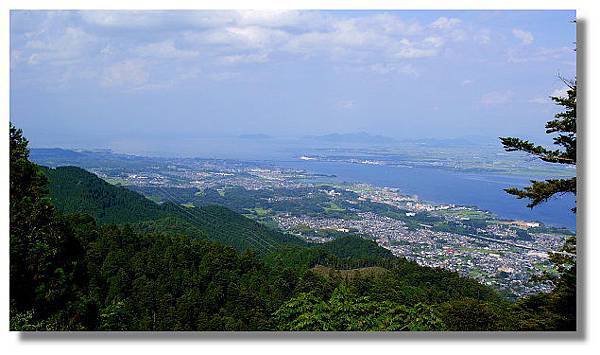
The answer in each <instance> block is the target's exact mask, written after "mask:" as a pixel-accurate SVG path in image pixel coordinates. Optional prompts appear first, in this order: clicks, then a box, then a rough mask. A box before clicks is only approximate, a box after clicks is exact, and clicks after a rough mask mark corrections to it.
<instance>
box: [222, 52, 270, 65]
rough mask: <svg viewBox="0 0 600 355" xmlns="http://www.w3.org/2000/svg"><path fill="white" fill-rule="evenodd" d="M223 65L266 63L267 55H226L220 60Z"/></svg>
mask: <svg viewBox="0 0 600 355" xmlns="http://www.w3.org/2000/svg"><path fill="white" fill-rule="evenodd" d="M221 61H222V62H223V63H224V64H239V63H266V62H268V61H269V54H268V53H257V54H236V55H227V56H224V57H222V58H221Z"/></svg>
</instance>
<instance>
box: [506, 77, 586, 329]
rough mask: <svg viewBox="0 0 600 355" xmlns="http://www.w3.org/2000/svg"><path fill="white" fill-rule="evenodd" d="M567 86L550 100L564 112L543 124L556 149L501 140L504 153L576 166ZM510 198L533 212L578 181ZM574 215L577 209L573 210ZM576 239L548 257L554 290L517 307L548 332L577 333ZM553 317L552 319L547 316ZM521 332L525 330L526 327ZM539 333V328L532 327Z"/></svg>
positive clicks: (571, 94)
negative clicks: (555, 272)
mask: <svg viewBox="0 0 600 355" xmlns="http://www.w3.org/2000/svg"><path fill="white" fill-rule="evenodd" d="M562 80H563V82H564V83H565V85H567V88H568V89H567V96H566V97H559V96H554V97H551V99H552V100H553V101H554V102H555V103H556V104H557V105H559V106H562V107H563V108H564V111H562V112H560V113H558V114H556V115H555V116H554V120H552V121H549V122H548V123H546V133H547V134H557V135H556V136H555V137H554V144H556V145H557V146H558V147H559V148H558V149H554V150H552V149H548V148H545V147H542V146H539V145H535V144H534V143H531V142H529V141H526V140H522V139H519V138H512V137H505V138H500V140H501V141H502V144H503V146H504V149H505V150H507V151H509V152H511V151H523V152H526V153H528V154H531V155H533V156H535V157H537V158H539V159H541V160H543V161H545V162H549V163H556V164H568V165H576V164H577V82H576V81H575V80H572V81H568V80H565V79H562ZM506 191H507V192H508V193H509V194H512V195H515V196H517V198H520V199H521V198H527V199H529V200H530V203H529V204H528V207H530V208H533V207H535V206H537V205H539V204H540V203H542V202H545V201H547V200H548V199H550V198H551V197H552V196H554V195H556V194H565V193H572V194H573V195H575V196H576V195H577V177H572V178H565V179H548V180H545V181H534V180H532V181H531V185H530V186H527V187H525V188H524V189H522V190H521V189H517V188H509V189H506ZM572 211H573V212H575V211H576V207H573V208H572ZM575 253H576V238H575V237H569V238H568V239H567V240H566V242H565V244H564V246H563V248H562V250H561V252H560V253H551V254H550V260H551V261H552V262H553V263H554V265H555V266H556V268H557V270H558V277H557V276H552V275H546V278H548V279H550V280H551V281H552V282H553V283H554V289H553V291H552V292H551V293H549V294H541V295H535V296H531V297H526V298H524V299H523V300H521V301H520V305H521V306H522V307H523V308H524V309H527V310H529V311H532V312H534V313H536V314H537V316H538V318H540V319H543V321H541V322H540V323H542V324H546V325H547V324H549V323H550V325H549V326H547V327H548V329H559V330H575V329H576V317H577V316H576V313H577V312H576V308H577V307H576V303H577V297H576V296H577V293H576V290H577V282H576V281H577V266H576V259H575ZM549 315H552V316H549ZM524 328H528V327H527V326H525V327H524ZM531 328H533V329H539V328H540V327H539V324H538V323H536V324H535V326H533V327H531Z"/></svg>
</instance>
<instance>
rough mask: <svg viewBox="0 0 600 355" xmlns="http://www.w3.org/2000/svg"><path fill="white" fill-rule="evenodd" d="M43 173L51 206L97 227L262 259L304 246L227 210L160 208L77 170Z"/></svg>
mask: <svg viewBox="0 0 600 355" xmlns="http://www.w3.org/2000/svg"><path fill="white" fill-rule="evenodd" d="M43 171H44V173H45V174H46V176H47V177H48V181H49V189H50V195H51V201H52V203H53V204H54V205H55V206H56V207H57V208H58V209H59V210H60V211H61V212H63V213H85V214H88V215H90V216H92V217H94V219H96V220H97V221H98V222H99V223H103V224H109V223H114V224H125V223H130V224H135V225H136V226H137V227H139V228H140V229H141V230H142V231H146V232H165V231H169V232H177V233H179V234H184V235H188V236H192V237H199V238H207V239H209V240H212V241H216V242H220V243H222V244H225V245H229V246H232V247H234V248H236V249H237V250H240V251H243V250H246V249H254V250H255V251H257V252H259V253H268V252H271V251H273V250H274V249H275V248H277V247H278V246H280V245H282V244H292V245H305V244H306V243H304V242H303V241H302V240H300V239H298V238H297V237H295V236H291V235H288V234H284V233H281V232H279V231H275V230H272V229H269V228H267V227H265V226H264V225H262V224H260V223H257V222H255V221H253V220H251V219H249V218H246V217H244V216H242V215H240V214H238V213H235V212H233V211H231V210H229V209H227V208H225V207H220V206H204V207H201V208H197V207H185V206H182V205H178V204H175V203H172V202H166V203H164V204H161V205H159V204H156V203H154V202H153V201H151V200H149V199H147V198H146V197H144V196H143V195H141V194H138V193H137V192H134V191H131V190H128V189H126V188H124V187H120V186H114V185H111V184H109V183H107V182H106V181H104V180H102V179H100V178H99V177H97V176H96V175H94V174H92V173H90V172H87V171H86V170H83V169H81V168H78V167H72V166H69V167H57V168H54V169H52V168H43Z"/></svg>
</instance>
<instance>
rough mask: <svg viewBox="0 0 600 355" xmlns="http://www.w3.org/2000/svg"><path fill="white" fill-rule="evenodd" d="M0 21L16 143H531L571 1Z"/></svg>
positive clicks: (540, 130)
mask: <svg viewBox="0 0 600 355" xmlns="http://www.w3.org/2000/svg"><path fill="white" fill-rule="evenodd" d="M10 18H11V29H10V38H11V97H10V104H11V109H10V114H11V118H10V119H11V121H13V122H14V123H15V124H16V125H17V126H18V127H20V128H22V129H23V130H24V132H25V135H26V136H27V137H28V139H29V140H30V142H31V146H32V147H64V148H82V149H86V148H87V149H92V148H108V149H113V150H115V151H123V152H136V151H138V152H140V151H172V152H177V151H178V149H179V150H181V151H189V152H191V153H193V150H194V147H193V146H191V147H190V144H191V145H193V144H194V142H195V141H196V142H197V143H199V141H202V140H210V139H218V138H224V139H229V138H235V137H239V136H240V135H254V134H265V135H269V136H272V137H279V138H285V139H290V138H291V137H303V136H311V135H312V136H314V135H325V134H333V133H341V134H351V133H356V132H366V133H368V134H372V135H383V136H387V137H392V138H395V139H399V140H402V139H431V138H433V139H440V138H441V139H447V138H462V137H473V136H477V137H484V138H485V139H490V140H491V139H494V137H498V136H504V135H511V136H521V137H526V138H530V139H536V140H539V139H542V140H543V142H544V143H547V142H549V139H548V137H545V134H544V124H545V122H546V121H548V120H550V119H552V117H553V115H554V114H555V113H556V112H558V111H559V109H560V108H558V107H556V106H555V105H554V104H553V103H552V102H551V101H550V99H549V98H548V97H549V96H550V95H558V94H560V93H561V92H563V91H564V85H563V84H562V82H561V80H560V79H559V78H558V77H557V74H560V75H562V76H564V77H566V78H572V77H574V75H575V53H574V51H573V46H574V42H575V40H576V36H575V33H576V30H575V25H574V24H573V23H571V21H572V20H573V19H574V18H575V12H574V11H404V10H401V11H267V12H264V11H140V12H135V11H20V10H19V11H11V14H10ZM178 144H180V148H178ZM165 148H168V149H165ZM200 151H201V149H199V152H200ZM186 154H187V153H186Z"/></svg>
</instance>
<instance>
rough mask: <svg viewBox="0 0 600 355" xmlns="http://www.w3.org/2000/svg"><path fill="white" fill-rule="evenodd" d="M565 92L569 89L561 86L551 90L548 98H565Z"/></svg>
mask: <svg viewBox="0 0 600 355" xmlns="http://www.w3.org/2000/svg"><path fill="white" fill-rule="evenodd" d="M567 90H569V88H568V87H566V86H563V87H561V88H558V89H555V90H553V91H552V93H551V94H550V96H553V97H567V96H568V94H567Z"/></svg>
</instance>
